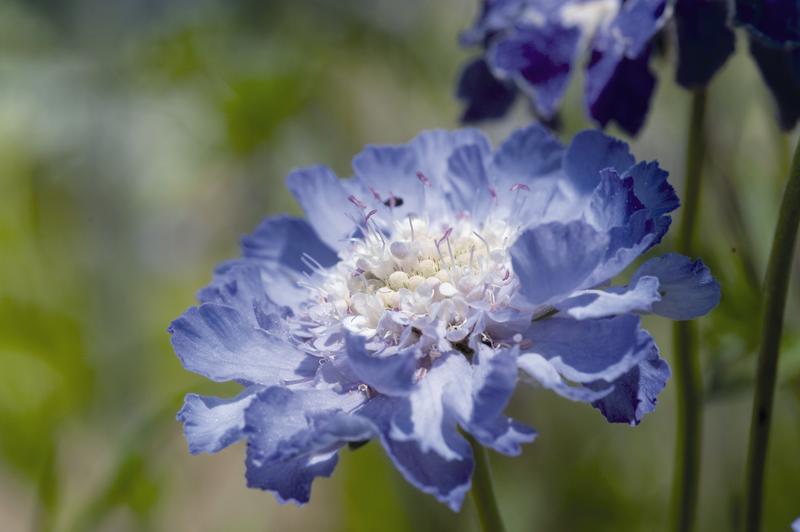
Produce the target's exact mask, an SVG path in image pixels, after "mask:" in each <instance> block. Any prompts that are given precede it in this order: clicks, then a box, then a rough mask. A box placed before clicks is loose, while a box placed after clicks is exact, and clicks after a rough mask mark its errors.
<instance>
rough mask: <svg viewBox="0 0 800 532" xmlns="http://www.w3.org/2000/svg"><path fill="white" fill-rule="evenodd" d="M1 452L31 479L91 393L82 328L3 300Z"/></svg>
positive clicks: (0, 307) (67, 318) (0, 314)
mask: <svg viewBox="0 0 800 532" xmlns="http://www.w3.org/2000/svg"><path fill="white" fill-rule="evenodd" d="M0 365H2V368H3V370H2V371H0V452H2V454H3V456H4V458H5V459H6V460H8V462H9V463H11V464H13V465H14V466H16V467H17V468H18V469H19V470H21V471H22V472H24V473H26V474H27V475H29V476H30V477H33V476H35V475H36V474H38V472H39V468H40V466H41V463H42V457H44V456H48V453H51V452H52V451H51V449H50V446H51V442H52V441H53V439H54V435H55V433H56V431H57V430H58V428H59V427H60V426H61V424H62V423H63V421H64V420H65V419H67V418H68V417H69V416H70V415H71V414H72V413H73V412H75V411H76V410H77V409H79V408H81V407H83V406H85V405H86V404H87V403H88V401H89V399H90V397H91V394H92V382H93V379H92V371H91V369H90V368H89V366H88V365H87V362H86V359H85V356H84V347H83V339H82V335H81V331H80V326H79V324H78V323H77V322H76V321H75V320H74V319H73V318H71V317H70V316H68V315H66V314H64V313H62V312H58V311H54V310H50V309H45V308H43V307H41V306H38V305H36V304H33V303H26V302H21V301H17V300H15V299H11V298H8V297H5V298H0Z"/></svg>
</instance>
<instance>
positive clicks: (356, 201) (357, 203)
mask: <svg viewBox="0 0 800 532" xmlns="http://www.w3.org/2000/svg"><path fill="white" fill-rule="evenodd" d="M347 200H348V201H349V202H350V203H352V204H353V205H355V206H356V207H358V208H359V209H366V208H367V206H366V205H364V202H363V201H361V200H360V199H358V198H357V197H355V196H353V195H352V194H351V195H349V196H347Z"/></svg>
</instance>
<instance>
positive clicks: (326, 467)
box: [245, 386, 366, 504]
mask: <svg viewBox="0 0 800 532" xmlns="http://www.w3.org/2000/svg"><path fill="white" fill-rule="evenodd" d="M365 399H366V397H365V396H364V394H362V393H361V392H358V391H352V392H346V393H337V392H335V391H333V390H300V391H297V392H292V391H291V390H289V389H287V388H283V387H279V386H274V387H271V388H267V389H266V390H264V391H262V392H260V393H259V394H258V395H257V397H256V399H254V400H253V402H252V403H251V404H250V406H249V407H248V408H247V410H246V412H245V422H246V425H245V434H246V435H247V460H246V466H247V474H246V476H247V485H248V486H249V487H252V488H259V489H263V490H267V491H271V492H273V493H274V494H275V496H276V497H277V498H278V500H279V501H280V502H294V503H296V504H303V503H306V502H308V500H309V497H310V494H311V484H312V482H313V480H314V479H315V478H316V477H320V476H322V477H327V476H330V475H331V473H332V472H333V469H334V468H335V467H336V462H337V459H338V457H337V451H338V447H337V446H336V445H334V444H333V443H332V441H331V439H330V433H328V434H326V435H324V436H322V437H321V439H320V440H315V439H314V438H313V437H310V436H309V434H308V431H309V429H311V428H313V420H314V418H315V414H322V413H325V412H330V411H331V410H333V411H338V412H349V411H352V410H353V409H354V408H356V407H358V406H359V405H360V404H362V403H363V402H364V401H365ZM338 428H341V427H337V429H338ZM360 428H363V427H359V429H360ZM361 435H362V434H358V435H353V434H350V436H352V437H360V436H361ZM293 438H294V440H293ZM322 440H325V441H322ZM292 441H294V442H295V443H297V444H300V443H305V444H306V446H305V448H304V449H302V450H303V451H304V452H303V453H297V452H296V453H295V455H296V457H294V458H287V459H282V458H281V453H282V452H287V453H288V451H287V449H289V448H291V445H290V442H292ZM318 443H325V444H326V445H323V446H322V447H323V449H321V450H320V449H318V448H317V447H315V444H318ZM340 443H341V444H344V443H345V442H344V441H343V442H340ZM330 447H333V448H330ZM294 450H295V451H296V450H297V449H296V448H295V449H294Z"/></svg>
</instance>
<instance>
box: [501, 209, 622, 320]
mask: <svg viewBox="0 0 800 532" xmlns="http://www.w3.org/2000/svg"><path fill="white" fill-rule="evenodd" d="M607 245H608V239H607V236H606V235H605V234H603V233H598V232H597V231H596V230H595V229H593V228H592V227H591V226H590V225H589V224H587V223H586V222H582V221H575V222H570V223H568V224H562V223H558V222H552V223H548V224H544V225H540V226H537V227H535V228H533V229H526V230H525V231H523V232H522V234H520V236H519V237H518V238H517V240H516V242H514V244H513V245H512V246H511V249H510V254H511V263H512V266H513V268H514V273H515V274H516V275H517V277H518V278H519V281H520V291H519V293H520V296H521V298H522V299H523V301H524V302H525V303H526V304H528V305H531V306H537V305H543V304H546V303H549V302H551V301H552V300H554V299H556V298H559V299H560V298H563V297H564V296H566V295H568V294H570V293H571V292H572V291H573V290H576V289H578V288H582V287H583V286H584V283H585V281H586V280H587V279H588V278H589V276H590V275H591V274H592V272H593V271H594V270H595V269H596V268H597V266H598V265H599V264H600V261H601V260H602V259H603V256H604V254H605V252H606V247H607Z"/></svg>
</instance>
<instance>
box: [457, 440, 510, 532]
mask: <svg viewBox="0 0 800 532" xmlns="http://www.w3.org/2000/svg"><path fill="white" fill-rule="evenodd" d="M465 436H466V437H467V440H469V443H470V445H472V456H473V458H474V460H475V471H474V472H473V475H472V490H471V493H472V500H473V501H474V502H475V507H476V508H477V510H478V519H479V520H480V522H481V530H482V531H483V532H504V531H505V527H504V526H503V520H502V519H501V518H500V511H499V510H498V509H497V499H496V498H495V496H494V489H493V488H492V472H491V470H490V468H489V454H488V452H487V451H486V449H485V448H484V447H483V445H481V444H480V443H478V442H477V441H475V439H474V438H473V437H472V436H470V435H468V434H465Z"/></svg>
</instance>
